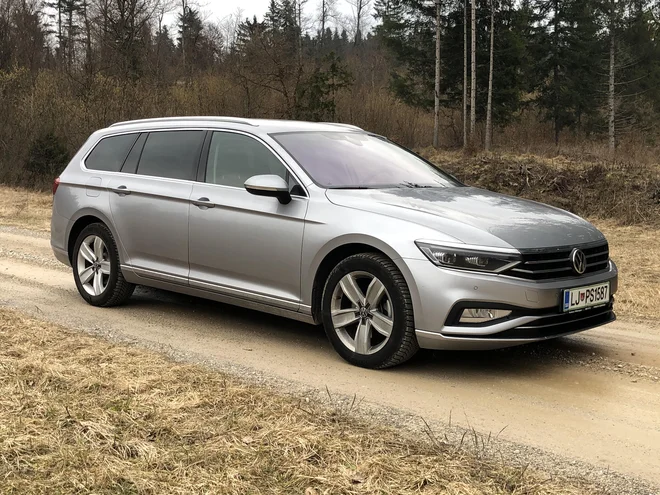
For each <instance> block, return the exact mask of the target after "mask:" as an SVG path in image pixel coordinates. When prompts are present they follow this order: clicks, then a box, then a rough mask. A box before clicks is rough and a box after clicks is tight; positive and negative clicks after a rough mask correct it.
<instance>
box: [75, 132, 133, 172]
mask: <svg viewBox="0 0 660 495" xmlns="http://www.w3.org/2000/svg"><path fill="white" fill-rule="evenodd" d="M137 138H138V134H122V135H121V136H111V137H107V138H103V139H101V141H99V143H98V144H97V145H96V146H95V147H94V149H93V150H92V152H91V153H90V154H89V155H88V156H87V158H86V159H85V167H87V168H88V169H90V170H101V171H105V172H119V171H120V170H121V166H122V165H123V164H124V160H126V157H127V156H128V153H129V151H131V148H132V147H133V145H134V144H135V141H136V140H137Z"/></svg>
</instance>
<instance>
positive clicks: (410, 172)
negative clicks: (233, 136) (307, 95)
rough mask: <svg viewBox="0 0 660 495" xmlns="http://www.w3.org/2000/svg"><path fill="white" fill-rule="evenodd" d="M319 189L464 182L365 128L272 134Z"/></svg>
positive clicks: (427, 185)
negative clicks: (349, 130) (364, 130)
mask: <svg viewBox="0 0 660 495" xmlns="http://www.w3.org/2000/svg"><path fill="white" fill-rule="evenodd" d="M272 137H273V138H274V139H275V140H276V141H277V142H279V143H280V144H281V145H282V146H283V147H284V148H285V149H286V150H287V151H288V152H289V153H290V154H291V156H293V158H295V160H296V161H297V162H298V163H299V164H300V166H301V167H302V168H303V169H305V171H306V172H307V174H308V175H309V176H310V177H311V178H312V179H313V180H314V182H316V183H317V184H318V185H320V186H321V187H326V188H344V189H371V188H386V187H450V186H460V185H461V184H460V183H459V182H458V181H457V180H455V179H453V178H452V177H451V176H449V175H447V174H444V173H443V172H441V171H440V170H438V169H437V168H435V167H434V166H433V165H431V164H429V163H427V162H426V161H425V160H423V159H422V158H421V157H419V156H417V155H416V154H414V153H412V152H410V151H408V150H406V149H405V148H402V147H400V146H397V145H396V144H394V143H392V142H390V141H387V140H385V139H383V138H381V137H378V136H373V135H370V134H366V133H362V132H290V133H279V134H273V135H272Z"/></svg>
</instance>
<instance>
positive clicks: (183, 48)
mask: <svg viewBox="0 0 660 495" xmlns="http://www.w3.org/2000/svg"><path fill="white" fill-rule="evenodd" d="M187 7H188V0H181V10H182V12H183V17H182V18H181V67H182V68H183V73H184V77H185V72H186V35H187V34H188V33H187V31H188V30H187V29H186V28H187V26H186V23H187V22H188V18H187V17H186V10H188V9H187Z"/></svg>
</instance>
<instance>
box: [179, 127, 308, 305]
mask: <svg viewBox="0 0 660 495" xmlns="http://www.w3.org/2000/svg"><path fill="white" fill-rule="evenodd" d="M262 174H276V175H280V176H281V177H283V178H284V179H285V180H288V181H289V183H290V184H291V185H292V189H293V187H294V186H295V185H296V183H295V182H294V179H293V178H292V177H291V175H290V173H289V172H288V170H287V168H286V167H285V166H284V164H283V163H282V162H281V161H280V159H279V158H278V157H277V156H276V155H275V154H274V153H273V152H272V151H271V150H270V149H269V148H268V147H267V146H266V145H265V144H263V143H262V142H261V141H259V140H257V139H256V138H253V137H251V136H248V135H245V134H241V133H235V132H230V131H226V132H224V131H223V132H214V133H213V136H212V139H211V142H210V146H209V150H208V159H207V162H206V172H205V177H204V182H197V183H195V184H194V185H193V191H192V195H191V203H190V236H189V237H190V249H189V256H190V285H191V286H193V287H198V288H203V289H206V290H213V291H217V292H221V293H224V294H227V295H231V296H235V297H241V298H245V299H250V300H256V301H259V302H262V303H265V304H270V305H273V306H278V307H281V308H285V309H292V310H296V309H298V306H299V304H300V261H301V248H302V238H303V227H304V220H305V214H306V212H307V198H305V197H303V196H298V195H294V196H293V199H292V201H291V202H290V203H289V204H286V205H283V204H280V202H279V201H278V200H277V199H275V198H270V197H262V196H254V195H252V194H250V193H248V192H247V191H246V190H245V188H244V187H243V184H244V183H245V181H246V180H247V179H249V178H250V177H253V176H255V175H262ZM296 191H298V192H301V193H302V192H303V191H302V189H301V188H300V186H298V187H296V188H295V190H294V192H296Z"/></svg>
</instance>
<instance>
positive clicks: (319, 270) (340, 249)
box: [309, 235, 419, 324]
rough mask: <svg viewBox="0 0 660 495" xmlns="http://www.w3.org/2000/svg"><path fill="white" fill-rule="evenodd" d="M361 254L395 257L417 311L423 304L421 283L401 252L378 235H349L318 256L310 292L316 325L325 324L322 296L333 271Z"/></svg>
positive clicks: (326, 247)
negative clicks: (418, 288)
mask: <svg viewBox="0 0 660 495" xmlns="http://www.w3.org/2000/svg"><path fill="white" fill-rule="evenodd" d="M359 253H380V254H382V255H384V256H387V257H388V258H389V259H390V260H392V262H393V263H394V264H395V265H396V266H397V268H398V269H399V271H400V272H401V274H402V275H403V278H404V279H405V281H406V284H407V285H408V290H409V291H410V295H411V297H412V301H413V311H415V310H416V308H417V306H418V304H419V295H418V294H419V293H418V291H417V284H416V283H415V280H414V278H413V276H412V273H411V271H410V270H409V268H408V266H407V264H406V263H405V260H404V259H403V258H401V256H400V255H399V254H398V253H397V251H396V250H395V249H394V248H392V247H391V246H390V245H388V244H386V243H384V242H383V241H381V240H379V239H377V238H374V237H369V236H364V235H359V236H351V235H349V236H344V237H341V238H338V239H335V240H334V241H333V242H331V243H328V244H327V245H326V246H325V247H324V249H323V250H322V251H321V252H320V253H319V254H318V255H317V257H316V259H315V263H314V264H313V267H312V273H314V276H313V278H312V279H311V281H310V282H311V287H309V294H311V312H312V317H313V318H314V322H315V323H316V324H320V323H321V297H322V295H323V289H324V286H325V282H326V280H327V279H328V276H329V275H330V272H332V270H333V269H334V267H335V266H337V264H338V263H339V262H340V261H342V260H344V259H346V258H348V257H349V256H352V255H354V254H359Z"/></svg>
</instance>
